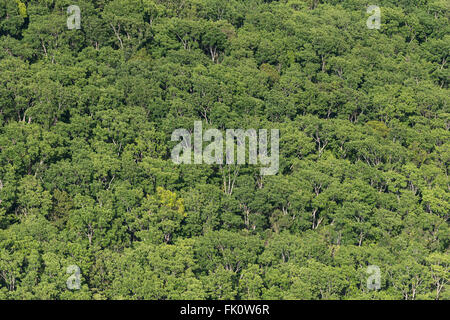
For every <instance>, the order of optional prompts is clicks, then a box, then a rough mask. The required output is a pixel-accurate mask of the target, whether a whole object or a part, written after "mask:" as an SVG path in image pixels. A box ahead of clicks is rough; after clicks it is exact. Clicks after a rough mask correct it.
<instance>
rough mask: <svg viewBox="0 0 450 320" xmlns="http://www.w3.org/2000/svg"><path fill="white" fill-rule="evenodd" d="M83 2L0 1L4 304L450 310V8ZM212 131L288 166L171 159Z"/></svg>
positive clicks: (239, 1) (0, 286) (425, 4)
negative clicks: (374, 281)
mask: <svg viewBox="0 0 450 320" xmlns="http://www.w3.org/2000/svg"><path fill="white" fill-rule="evenodd" d="M71 4H72V3H71V2H69V1H66V0H51V1H47V0H2V1H1V2H0V299H99V300H101V299H230V300H231V299H444V300H448V299H450V289H449V262H450V261H449V244H450V229H449V225H448V218H449V213H450V191H449V190H450V189H449V178H448V176H449V163H450V133H449V129H450V109H449V96H450V95H449V90H448V81H449V79H450V76H449V68H448V52H449V51H450V50H449V49H450V36H449V31H450V29H449V28H450V24H449V16H448V12H449V3H448V1H444V0H435V1H425V0H423V1H422V0H421V1H410V0H408V1H406V0H403V1H392V0H380V1H379V6H380V8H381V15H382V16H381V28H380V29H379V30H377V29H372V30H370V29H368V28H367V27H366V20H367V18H368V14H366V8H367V2H366V1H361V0H353V1H336V0H324V1H317V0H307V1H303V0H289V1H262V0H248V1H243V0H231V1H221V0H189V1H184V0H183V1H181V0H170V1H162V0H102V1H85V0H80V1H76V3H74V4H76V5H78V6H79V7H80V9H81V29H76V30H69V29H68V28H67V23H66V22H67V21H66V20H67V17H68V14H67V7H68V6H69V5H71ZM198 120H201V121H202V122H203V126H204V128H218V129H220V130H225V129H228V128H247V129H248V128H254V129H260V128H266V129H268V128H278V129H279V130H280V170H279V174H278V175H276V176H261V175H260V174H259V170H258V168H256V167H255V166H247V165H223V166H216V165H211V166H208V165H180V166H176V165H175V164H174V163H173V162H172V161H171V159H170V152H171V149H172V147H173V142H171V141H170V140H171V139H170V137H171V133H172V132H173V131H174V130H175V129H177V128H186V129H192V127H193V123H194V121H198ZM71 265H76V266H78V267H79V268H80V275H79V280H80V286H79V288H76V289H69V287H68V286H67V280H68V278H69V276H71V275H70V274H68V273H67V267H69V266H71ZM369 265H376V266H378V267H379V268H380V271H381V283H380V285H381V288H380V290H369V288H368V287H367V279H368V274H367V273H366V268H367V266H369Z"/></svg>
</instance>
